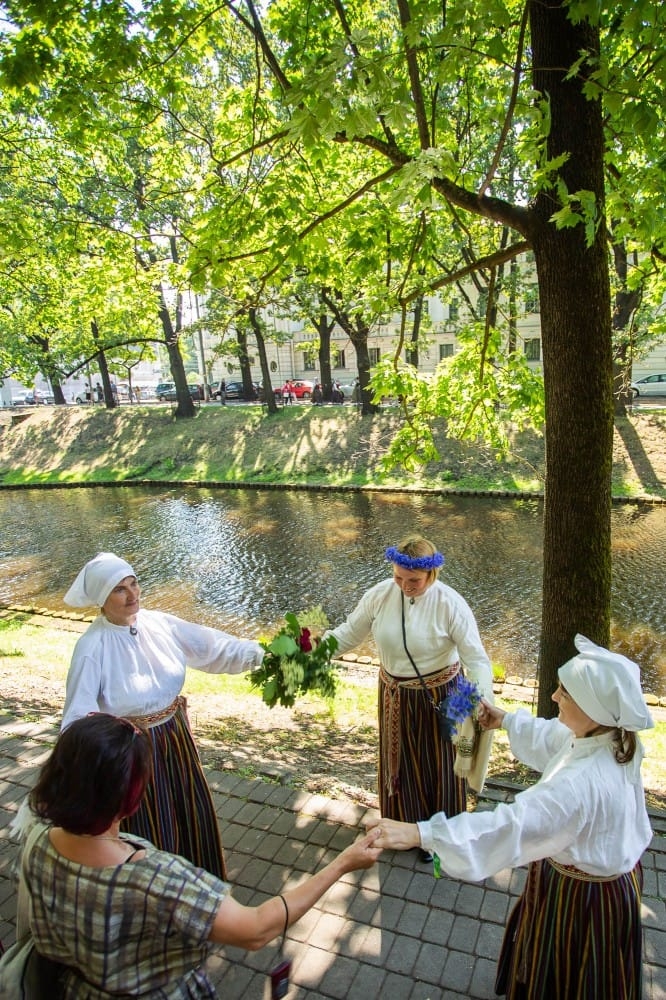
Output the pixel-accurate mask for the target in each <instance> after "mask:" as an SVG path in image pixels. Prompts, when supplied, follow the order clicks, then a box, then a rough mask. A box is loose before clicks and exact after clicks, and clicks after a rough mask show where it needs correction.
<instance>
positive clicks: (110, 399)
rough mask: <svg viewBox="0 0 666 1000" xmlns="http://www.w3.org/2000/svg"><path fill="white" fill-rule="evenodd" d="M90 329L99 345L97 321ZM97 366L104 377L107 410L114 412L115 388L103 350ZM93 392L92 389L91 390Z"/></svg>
mask: <svg viewBox="0 0 666 1000" xmlns="http://www.w3.org/2000/svg"><path fill="white" fill-rule="evenodd" d="M90 329H91V331H92V335H93V340H94V341H95V343H96V344H97V343H99V327H98V326H97V322H96V320H94V319H93V320H91V321H90ZM96 361H97V366H98V368H99V373H100V375H101V376H102V386H103V389H104V403H105V405H106V408H107V410H113V409H115V406H116V400H115V398H114V395H113V388H112V386H111V378H110V376H109V366H108V365H107V363H106V354H105V353H104V351H103V350H100V351H99V353H98V354H97V357H96ZM91 391H92V389H91Z"/></svg>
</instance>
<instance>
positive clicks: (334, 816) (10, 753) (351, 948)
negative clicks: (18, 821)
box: [0, 716, 666, 1000]
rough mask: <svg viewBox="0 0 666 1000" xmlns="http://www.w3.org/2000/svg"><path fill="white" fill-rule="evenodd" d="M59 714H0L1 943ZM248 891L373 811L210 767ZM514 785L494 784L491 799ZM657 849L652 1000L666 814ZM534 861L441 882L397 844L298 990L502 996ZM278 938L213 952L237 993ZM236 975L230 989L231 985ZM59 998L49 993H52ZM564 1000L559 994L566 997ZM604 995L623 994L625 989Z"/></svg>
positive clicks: (649, 929) (657, 820)
mask: <svg viewBox="0 0 666 1000" xmlns="http://www.w3.org/2000/svg"><path fill="white" fill-rule="evenodd" d="M55 732H56V730H55V720H48V721H42V722H39V723H36V722H35V723H31V722H28V721H24V722H17V721H15V720H13V719H12V718H10V717H7V716H5V717H0V939H1V940H2V941H3V942H4V943H5V944H8V943H10V942H11V941H12V940H13V939H14V910H15V904H16V900H15V890H14V883H13V878H12V870H13V865H14V862H15V859H16V854H17V847H16V844H15V843H14V842H13V841H10V839H9V836H8V831H7V824H8V823H9V822H10V820H11V818H12V816H13V814H14V813H15V811H16V809H17V808H18V805H19V803H20V802H21V801H22V800H23V798H24V796H25V794H26V792H27V791H28V789H29V788H30V787H31V786H32V784H33V782H34V779H35V775H36V773H37V770H38V769H39V767H40V766H41V764H42V763H43V761H44V760H45V758H46V757H47V756H48V753H49V751H50V747H51V745H52V743H53V740H54V738H55ZM209 780H210V784H211V787H212V788H213V790H214V794H215V799H216V803H217V811H218V816H219V818H220V825H221V828H222V833H223V839H224V843H225V848H226V855H227V862H228V866H229V875H230V880H231V881H232V883H233V885H234V887H235V889H234V894H235V896H236V897H237V898H238V899H239V900H240V901H241V902H244V903H254V902H260V901H261V900H262V899H264V898H265V897H266V896H267V895H273V894H274V893H277V892H279V891H281V890H282V889H284V887H285V886H288V885H292V884H294V883H296V882H298V881H300V880H301V879H302V878H303V877H305V875H306V874H307V873H310V872H312V871H314V870H316V869H317V868H318V867H319V866H320V865H321V864H322V863H323V862H324V861H325V860H327V859H328V858H329V857H330V856H331V852H333V851H337V850H339V849H341V848H342V847H344V846H345V845H346V844H348V843H349V842H350V841H351V840H352V839H354V838H355V837H356V835H357V833H358V831H359V828H361V827H362V822H363V817H364V816H365V815H367V810H364V809H363V808H362V807H359V806H357V805H354V804H351V803H348V802H342V801H338V800H333V799H327V798H324V797H322V796H317V795H311V794H309V793H307V792H301V791H298V790H294V789H292V788H288V787H285V786H282V785H279V784H271V783H269V782H266V781H262V780H260V779H256V780H245V779H243V778H240V777H238V776H237V774H235V773H232V772H228V771H210V772H209ZM510 794H511V790H510V788H509V787H508V786H501V787H500V786H497V785H495V786H490V787H489V788H488V789H487V794H486V795H485V796H484V799H483V801H482V802H481V803H480V808H491V807H492V804H493V801H497V800H500V799H505V798H506V797H507V796H509V795H510ZM653 826H654V829H655V837H654V839H653V842H652V845H651V847H650V849H649V850H648V851H647V852H646V854H645V857H644V859H643V863H644V869H645V893H644V898H643V920H644V943H645V946H644V968H645V976H644V980H645V983H644V994H643V1000H666V907H665V900H666V816H664V815H663V814H657V815H655V816H654V817H653ZM524 879H525V871H524V869H516V870H515V871H508V870H506V871H502V872H500V873H499V874H498V875H496V876H495V877H494V878H490V879H487V880H486V881H485V882H482V883H466V882H458V881H456V880H454V879H449V878H442V879H440V880H437V881H436V880H435V879H433V877H432V874H431V872H430V871H429V870H428V868H427V867H426V866H424V865H420V864H419V863H418V862H417V861H416V857H415V853H414V852H406V853H399V852H396V853H394V854H390V853H389V854H385V855H384V856H383V857H382V860H381V861H380V862H379V863H378V864H377V865H376V866H375V867H374V868H372V869H370V870H369V871H366V872H361V873H354V874H352V875H349V876H347V877H346V878H345V879H344V880H343V881H342V882H340V883H338V884H337V885H336V886H334V887H333V888H332V889H331V890H329V892H328V893H327V894H326V895H325V896H324V897H323V898H322V899H321V900H320V903H319V905H318V906H317V907H316V908H315V909H313V910H311V911H310V913H308V914H306V916H305V917H303V919H302V920H300V921H299V922H298V923H297V924H295V925H294V926H293V927H292V928H291V929H290V932H289V937H288V942H287V947H286V953H287V956H288V957H290V958H291V959H292V961H293V968H292V979H291V982H292V985H291V988H290V990H289V993H288V1000H319V998H340V1000H342V998H345V1000H374V998H377V997H390V998H391V1000H454V998H458V1000H460V998H461V997H466V998H490V997H494V995H495V994H494V991H493V983H494V976H495V961H496V958H497V955H498V952H499V947H500V943H501V940H502V934H503V928H504V923H505V920H506V918H507V914H508V912H509V910H510V908H511V907H512V905H513V903H514V902H515V900H516V897H517V896H518V894H519V892H520V890H521V888H522V885H523V882H524ZM276 953H277V947H276V946H270V947H267V948H264V949H263V950H262V951H259V952H244V951H241V950H239V949H233V948H228V949H224V950H220V952H219V953H218V954H216V955H215V956H214V957H213V958H212V959H211V968H212V970H213V976H214V978H215V980H216V981H217V982H218V983H219V985H220V996H221V997H222V996H223V997H224V998H225V1000H236V998H241V997H242V998H244V1000H265V998H269V997H270V989H269V987H268V977H267V972H268V971H269V970H270V969H271V967H272V966H273V965H274V964H275V957H276ZM222 983H223V985H222ZM45 1000H47V998H45ZM555 1000H557V998H555ZM603 1000H614V998H612V997H608V998H603Z"/></svg>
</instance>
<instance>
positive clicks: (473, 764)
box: [452, 715, 493, 792]
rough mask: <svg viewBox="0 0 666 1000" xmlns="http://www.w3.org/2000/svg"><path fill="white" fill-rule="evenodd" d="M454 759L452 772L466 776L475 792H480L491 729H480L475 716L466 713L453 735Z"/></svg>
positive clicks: (485, 772)
mask: <svg viewBox="0 0 666 1000" xmlns="http://www.w3.org/2000/svg"><path fill="white" fill-rule="evenodd" d="M452 742H453V743H454V744H455V747H456V759H455V762H454V764H453V773H454V774H456V775H457V776H458V777H459V778H466V779H467V783H468V785H469V787H470V788H471V789H473V790H474V791H475V792H482V791H483V786H484V784H485V781H486V775H487V773H488V762H489V761H490V752H491V750H492V746H493V731H492V730H491V729H488V730H484V729H481V727H480V725H479V723H478V722H477V720H476V717H475V716H473V715H468V716H467V718H466V719H465V721H464V722H463V723H462V724H461V725H460V726H459V727H458V732H457V733H456V735H455V736H454V737H453V741H452Z"/></svg>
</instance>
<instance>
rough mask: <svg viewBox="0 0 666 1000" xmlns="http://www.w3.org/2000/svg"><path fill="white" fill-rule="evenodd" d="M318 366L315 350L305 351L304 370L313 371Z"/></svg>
mask: <svg viewBox="0 0 666 1000" xmlns="http://www.w3.org/2000/svg"><path fill="white" fill-rule="evenodd" d="M316 367H317V366H316V363H315V355H314V351H303V371H305V372H313V371H314V370H315V369H316Z"/></svg>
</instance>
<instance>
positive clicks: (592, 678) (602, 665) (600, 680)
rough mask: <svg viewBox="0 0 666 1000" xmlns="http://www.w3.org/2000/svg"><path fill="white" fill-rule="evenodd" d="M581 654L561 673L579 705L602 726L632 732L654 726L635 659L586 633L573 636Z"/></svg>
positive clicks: (560, 676)
mask: <svg viewBox="0 0 666 1000" xmlns="http://www.w3.org/2000/svg"><path fill="white" fill-rule="evenodd" d="M574 643H575V646H576V649H577V650H578V656H574V658H573V659H572V660H568V661H567V662H566V663H565V664H564V665H563V666H561V667H560V669H559V671H558V675H559V678H560V681H561V682H562V685H563V686H564V687H565V688H566V689H567V691H568V692H569V694H570V695H571V697H572V698H573V700H574V701H575V702H576V704H577V705H578V707H579V708H582V710H583V711H584V712H585V714H586V715H589V717H590V718H591V719H593V720H594V722H597V723H599V725H600V726H617V727H619V728H621V729H626V730H628V731H630V732H638V731H639V730H640V729H651V728H652V727H653V726H654V722H653V721H652V716H651V715H650V710H649V709H648V707H647V705H646V703H645V699H644V698H643V692H642V691H641V676H640V670H639V669H638V666H637V665H636V664H635V663H634V662H633V660H629V659H627V657H626V656H621V655H620V653H611V652H609V650H607V649H604V648H603V646H597V645H595V643H593V642H592V641H591V640H590V639H586V638H585V636H584V635H577V636H576V638H575V639H574Z"/></svg>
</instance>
